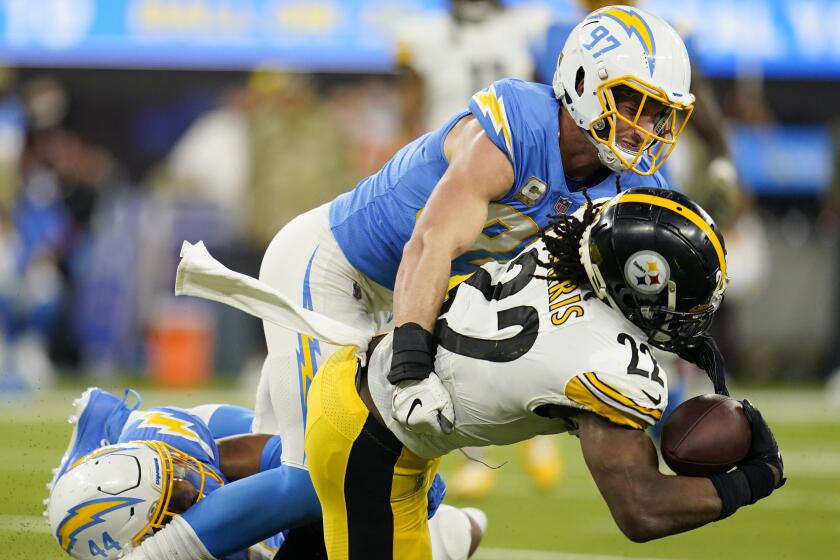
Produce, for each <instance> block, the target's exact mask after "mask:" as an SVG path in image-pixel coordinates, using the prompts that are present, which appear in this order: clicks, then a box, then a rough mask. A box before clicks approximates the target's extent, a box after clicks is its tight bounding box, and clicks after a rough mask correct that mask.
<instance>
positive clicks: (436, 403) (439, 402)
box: [391, 372, 455, 434]
mask: <svg viewBox="0 0 840 560" xmlns="http://www.w3.org/2000/svg"><path fill="white" fill-rule="evenodd" d="M391 416H392V417H393V418H394V420H396V421H397V422H399V423H400V424H402V425H403V426H404V427H405V428H406V429H408V430H411V431H412V432H416V433H418V434H442V433H443V434H449V433H452V428H453V426H454V424H455V409H454V407H453V406H452V397H451V396H450V395H449V391H447V390H446V387H444V386H443V383H441V381H440V378H439V377H438V376H437V374H435V372H432V373H430V374H429V377H427V378H426V379H423V380H421V381H417V380H408V381H401V382H400V383H398V384H397V386H396V387H395V389H394V394H393V396H392V398H391Z"/></svg>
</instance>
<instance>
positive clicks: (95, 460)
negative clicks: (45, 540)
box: [47, 440, 224, 560]
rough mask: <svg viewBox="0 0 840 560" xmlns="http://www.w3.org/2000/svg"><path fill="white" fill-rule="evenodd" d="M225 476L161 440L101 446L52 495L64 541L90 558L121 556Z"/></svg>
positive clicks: (53, 517)
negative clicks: (211, 482)
mask: <svg viewBox="0 0 840 560" xmlns="http://www.w3.org/2000/svg"><path fill="white" fill-rule="evenodd" d="M209 478H212V479H213V480H214V481H215V482H216V483H217V484H219V485H221V484H224V482H223V480H222V479H221V477H220V476H219V475H218V474H217V473H215V472H214V471H213V470H211V469H209V468H208V467H206V466H205V465H203V464H202V463H201V462H199V461H197V460H195V459H194V458H193V457H190V456H189V455H186V454H184V453H181V452H180V451H178V450H177V449H175V448H174V447H172V446H170V445H167V444H166V443H163V442H160V441H153V440H147V441H137V442H131V443H124V444H118V445H109V446H106V447H102V448H100V449H97V450H96V451H94V452H93V453H91V454H89V455H87V456H86V457H83V458H81V459H80V460H79V461H78V462H77V463H76V464H74V465H71V466H70V468H69V469H68V470H67V472H66V473H64V475H62V476H61V477H60V478H59V479H58V480H57V481H56V483H55V485H54V486H53V488H52V492H51V493H50V497H49V498H48V500H47V518H48V520H49V523H50V527H51V529H52V531H53V533H54V535H55V537H56V539H57V540H58V544H59V546H61V548H62V549H63V550H64V551H65V552H67V553H68V554H70V555H71V556H73V557H74V558H80V559H84V560H92V559H95V558H108V559H112V558H120V557H121V556H123V555H124V554H125V553H126V552H127V551H128V550H130V549H131V548H132V547H134V546H135V545H137V544H139V543H140V541H142V540H143V539H144V538H145V537H147V536H148V535H151V534H153V533H154V532H155V531H156V530H158V529H161V528H162V527H164V526H165V525H166V524H167V523H168V522H169V521H171V520H172V517H173V516H175V515H179V514H181V513H183V512H184V511H186V510H187V509H188V508H189V507H190V506H192V505H193V504H194V503H195V502H196V501H198V500H200V499H202V498H203V496H204V492H205V487H206V484H207V482H208V479H209Z"/></svg>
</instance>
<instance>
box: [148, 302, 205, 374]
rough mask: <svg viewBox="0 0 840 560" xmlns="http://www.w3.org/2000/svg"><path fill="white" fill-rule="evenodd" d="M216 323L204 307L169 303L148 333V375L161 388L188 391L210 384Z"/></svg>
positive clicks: (155, 317) (154, 320)
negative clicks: (208, 382)
mask: <svg viewBox="0 0 840 560" xmlns="http://www.w3.org/2000/svg"><path fill="white" fill-rule="evenodd" d="M213 335H214V324H213V318H212V315H211V314H210V313H209V312H208V311H207V310H206V309H203V308H202V307H199V306H196V305H194V304H191V305H182V304H179V303H178V302H173V303H167V304H165V305H164V306H162V307H161V308H160V309H159V310H157V311H156V312H155V313H154V314H153V317H152V321H151V322H150V325H149V329H148V333H147V339H146V343H147V357H148V368H149V375H150V377H151V379H152V381H153V382H154V383H155V384H156V385H159V386H161V387H166V388H170V389H188V388H192V387H198V386H201V385H204V384H206V383H207V381H208V379H209V378H210V375H211V373H212V368H213V354H214V349H215V348H214V336H213Z"/></svg>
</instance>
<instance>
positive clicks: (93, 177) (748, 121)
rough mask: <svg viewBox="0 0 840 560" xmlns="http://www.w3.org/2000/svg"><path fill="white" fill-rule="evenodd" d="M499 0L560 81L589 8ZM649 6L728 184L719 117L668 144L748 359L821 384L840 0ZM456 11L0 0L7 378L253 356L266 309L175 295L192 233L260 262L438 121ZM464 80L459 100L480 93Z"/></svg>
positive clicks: (838, 227) (502, 40) (740, 375)
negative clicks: (671, 39) (709, 231)
mask: <svg viewBox="0 0 840 560" xmlns="http://www.w3.org/2000/svg"><path fill="white" fill-rule="evenodd" d="M455 3H456V4H457V3H458V2H455ZM467 3H468V2H467ZM500 4H501V7H500V9H505V10H523V12H522V13H523V14H525V13H526V12H525V11H524V10H526V9H527V10H531V12H529V13H530V14H531V15H530V16H528V17H525V16H524V15H523V19H522V20H521V21H520V23H521V25H522V28H523V30H524V31H523V33H525V34H526V35H527V37H528V49H527V54H528V55H529V56H531V57H532V59H531V60H530V62H529V63H528V64H529V66H528V72H530V75H521V76H518V77H522V78H534V79H537V80H542V81H546V80H547V81H548V82H549V83H550V79H551V72H552V69H553V64H554V61H555V60H556V56H557V54H558V52H559V49H560V48H561V47H562V42H563V41H562V39H564V38H565V33H567V32H568V29H569V22H576V21H578V20H579V19H580V17H581V15H582V14H583V13H585V12H583V11H582V10H583V8H582V7H581V6H580V5H579V4H578V3H577V2H576V1H575V0H554V1H545V2H541V3H536V5H535V3H533V2H526V1H514V0H509V1H506V2H501V3H500ZM640 5H641V6H642V7H644V8H648V9H650V10H652V11H654V12H656V13H658V14H660V15H662V16H663V17H666V19H669V20H670V21H672V23H673V24H674V25H675V27H676V28H677V29H678V30H679V31H680V32H681V33H684V34H685V37H686V42H687V43H689V47H690V52H691V55H692V63H693V64H694V65H697V66H698V68H699V69H701V70H702V73H703V74H704V75H705V76H706V81H707V82H708V83H707V84H705V85H706V86H707V87H705V88H704V89H703V92H702V94H701V93H700V92H699V91H698V90H697V88H694V89H695V93H696V94H697V96H698V103H699V104H704V103H707V102H708V100H710V99H713V100H714V101H715V102H716V103H717V105H718V106H719V108H720V110H721V112H722V115H723V122H724V126H723V127H722V128H723V130H722V132H723V133H724V138H725V141H726V144H727V146H726V150H727V152H728V157H730V158H731V160H732V161H733V162H734V164H735V169H736V170H737V181H736V183H737V187H736V188H734V189H733V188H731V185H729V186H728V185H722V184H719V183H720V181H719V173H718V171H720V170H719V169H718V170H715V169H714V168H711V167H710V166H709V162H710V161H712V160H713V159H714V158H715V156H716V155H717V154H715V153H714V150H715V148H714V147H710V146H709V145H708V143H706V142H704V141H702V140H700V139H699V137H700V135H698V134H697V133H696V132H698V131H695V132H691V131H689V132H688V133H686V134H685V135H684V137H683V138H682V140H681V143H680V145H679V146H678V148H677V149H676V152H675V154H674V155H673V156H672V158H671V159H670V160H669V162H668V164H667V168H668V173H669V174H670V175H671V178H672V180H673V181H674V182H675V183H676V184H677V185H679V186H680V188H682V189H683V190H685V191H686V192H688V193H689V194H690V195H691V196H693V197H695V198H696V199H697V200H699V201H700V202H701V203H702V204H703V205H704V206H706V207H707V208H708V209H709V211H710V212H711V213H712V214H713V216H714V217H715V218H716V219H717V220H718V222H719V224H720V225H721V227H722V228H723V229H724V232H725V235H726V242H727V246H728V249H729V253H730V267H731V277H732V279H731V288H730V290H729V292H728V294H727V298H726V301H725V304H724V307H723V309H722V312H721V314H720V316H719V317H718V319H717V321H716V325H715V329H716V331H717V335H718V337H719V340H720V342H721V345H722V346H723V349H724V352H725V355H726V357H727V360H728V364H729V371H730V374H731V375H732V376H733V377H735V378H736V379H743V380H757V381H762V382H764V381H779V382H809V383H824V382H826V381H828V380H829V379H831V376H832V375H833V373H834V372H835V370H837V369H838V368H840V288H838V286H840V283H838V265H840V176H838V169H839V168H840V166H838V161H840V158H838V145H840V144H838V133H840V34H838V33H837V32H836V30H837V29H838V28H840V1H838V0H683V1H681V2H668V1H667V0H650V1H647V2H641V3H640ZM473 16H475V17H483V16H482V15H481V14H473ZM451 17H452V15H451V12H450V2H449V1H448V0H401V1H398V0H355V1H354V0H38V1H33V0H0V64H2V67H0V390H2V391H6V392H15V391H26V390H27V389H32V388H37V387H42V386H44V385H46V384H49V383H51V382H54V381H55V380H56V379H59V378H60V377H63V376H74V375H75V376H94V377H102V378H107V377H113V376H117V375H125V374H133V375H143V376H146V375H148V376H150V377H151V378H152V379H153V380H155V381H157V382H159V383H161V384H164V385H168V386H174V385H193V384H196V383H203V382H206V381H207V380H208V379H209V378H211V377H212V376H239V375H243V374H247V372H248V371H249V369H253V368H254V367H258V365H257V366H254V365H253V364H259V363H260V362H261V359H262V354H263V352H264V348H263V344H264V343H263V341H262V333H261V329H260V326H259V324H258V323H257V322H256V321H253V320H251V319H250V318H249V317H246V316H244V315H243V314H241V313H239V312H236V311H232V310H230V311H229V310H226V309H223V308H222V307H221V306H215V305H210V304H205V303H203V302H199V301H196V300H191V299H188V298H175V297H174V293H173V286H174V274H175V267H176V264H177V261H178V252H179V248H180V245H181V242H182V241H183V240H185V239H186V240H189V241H193V242H195V241H198V240H203V241H204V242H205V243H206V244H207V246H208V248H209V249H210V251H211V252H212V253H213V254H214V255H215V256H216V257H217V258H219V260H221V261H222V262H224V263H225V264H226V265H227V266H229V267H230V268H233V269H235V270H238V271H240V272H244V273H246V274H251V275H257V274H258V271H259V264H260V259H261V256H262V252H263V250H264V249H265V247H266V246H267V245H268V243H269V241H270V240H271V238H272V237H273V235H274V233H275V232H276V231H277V230H278V229H279V228H280V227H282V226H283V225H284V224H285V223H286V222H287V221H288V220H289V219H291V218H292V217H293V216H295V215H296V214H298V213H300V212H302V211H305V210H308V209H310V208H312V207H315V206H316V205H319V204H321V203H323V202H326V201H328V200H330V199H332V198H333V197H335V196H336V195H337V194H339V193H341V192H344V191H346V190H349V189H351V188H352V187H353V186H354V185H355V183H356V182H357V181H358V179H360V178H361V177H363V176H365V175H367V174H370V173H372V172H374V171H375V170H376V169H377V168H378V167H379V166H380V165H381V164H382V163H384V162H385V161H386V160H387V159H388V157H390V155H391V154H392V153H393V152H394V151H395V150H396V149H397V148H398V147H400V146H401V145H402V144H404V143H405V142H406V141H408V140H410V139H411V138H413V137H415V136H416V135H417V134H418V133H421V132H423V130H425V129H427V128H428V127H430V126H434V125H435V124H437V123H436V122H435V120H436V119H439V118H440V117H439V116H437V115H435V114H434V113H435V110H437V109H432V107H439V106H440V104H435V105H433V103H437V102H436V101H435V100H433V99H430V95H431V94H429V93H427V92H425V90H424V87H426V86H428V83H426V82H428V81H430V80H432V79H435V77H436V68H437V65H438V61H436V60H434V59H431V60H429V57H430V56H431V55H430V53H431V52H432V51H433V50H434V49H432V48H429V47H424V46H423V41H427V42H428V41H431V43H430V44H435V41H437V40H438V39H435V38H434V34H433V33H432V31H430V30H433V29H435V28H434V26H433V25H432V24H430V23H429V22H431V21H436V20H441V19H444V20H445V19H448V18H451ZM470 17H472V16H470ZM447 29H448V31H447V33H458V32H459V31H458V27H457V26H453V27H451V28H447ZM564 29H565V30H566V31H563V30H564ZM448 39H452V37H449V38H448ZM442 40H443V39H441V41H442ZM465 40H466V39H465ZM508 40H509V38H508V37H507V35H506V30H505V29H499V30H497V31H496V36H495V37H494V38H492V39H487V38H484V39H482V41H484V42H485V44H486V45H487V48H490V47H491V45H492V46H493V47H494V48H498V47H499V46H501V47H503V48H505V47H506V45H507V41H508ZM478 44H479V45H480V44H481V43H480V42H479V43H478ZM418 45H419V46H418ZM479 48H480V47H479ZM442 56H445V53H443V54H442ZM546 60H547V61H548V62H546ZM423 65H425V67H422V66H423ZM504 70H505V69H504V68H490V69H486V68H476V71H475V72H474V73H472V74H471V75H470V76H469V79H470V80H473V81H474V82H475V88H474V90H477V89H479V88H481V87H484V86H486V85H488V84H489V83H490V82H491V81H492V80H493V79H496V78H498V77H499V76H498V75H497V74H498V73H499V72H502V75H504ZM517 72H519V70H517ZM440 79H442V80H448V79H450V78H449V77H447V76H445V75H442V76H440ZM464 79H466V78H464ZM474 90H473V91H474ZM449 101H450V102H453V103H454V105H453V106H452V107H453V108H451V109H447V110H446V111H447V112H445V113H444V114H445V115H446V116H448V114H449V113H450V112H454V111H457V110H458V109H460V108H461V107H463V106H466V103H467V101H468V99H467V97H463V98H459V99H450V100H449ZM837 379H840V377H839V378H837ZM838 393H840V388H838Z"/></svg>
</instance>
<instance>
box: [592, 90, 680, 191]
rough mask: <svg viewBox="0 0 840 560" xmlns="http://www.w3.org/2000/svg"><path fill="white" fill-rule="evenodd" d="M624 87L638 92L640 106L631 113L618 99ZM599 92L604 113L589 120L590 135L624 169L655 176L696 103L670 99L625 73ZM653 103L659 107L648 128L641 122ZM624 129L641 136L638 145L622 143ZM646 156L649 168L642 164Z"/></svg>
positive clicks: (597, 91) (599, 100) (675, 143)
mask: <svg viewBox="0 0 840 560" xmlns="http://www.w3.org/2000/svg"><path fill="white" fill-rule="evenodd" d="M623 88H626V89H629V90H630V91H632V92H635V93H637V94H638V95H639V99H638V101H637V103H638V105H636V102H634V103H633V104H634V105H636V106H637V107H638V108H637V109H635V111H633V112H632V114H631V115H627V114H625V112H624V111H622V107H621V102H620V101H618V100H617V99H618V98H620V93H621V90H622V89H623ZM596 95H597V97H598V102H599V103H600V104H601V108H602V111H603V112H602V113H601V114H600V115H599V116H598V117H596V118H595V120H593V121H592V122H591V123H590V126H589V133H590V135H591V136H592V138H593V139H594V140H595V142H597V143H598V144H600V145H602V146H605V147H606V148H608V149H609V150H610V152H612V154H613V155H614V156H615V157H616V158H617V159H618V162H619V164H620V167H621V168H622V169H629V170H632V171H634V172H636V173H638V174H640V175H652V174H653V173H655V172H656V171H657V170H658V169H659V168H660V167H661V166H662V164H663V163H665V160H666V159H668V156H670V155H671V151H672V150H673V149H674V147H675V146H676V145H677V138H679V136H680V134H682V131H683V128H684V127H685V125H686V123H687V122H688V119H689V117H690V116H691V113H692V112H693V111H694V106H693V105H692V106H689V107H687V108H686V107H681V106H677V105H674V104H673V103H670V102H668V100H667V98H666V97H665V96H664V94H663V93H662V92H657V91H652V90H651V89H650V86H649V85H647V84H645V83H642V82H638V81H636V80H635V78H633V77H632V76H622V77H620V78H617V79H615V80H611V81H609V82H605V83H604V84H601V85H600V86H598V88H597V90H596ZM651 105H653V106H655V107H657V108H659V110H658V111H657V116H656V118H655V119H654V123H653V126H651V127H650V128H647V127H645V126H643V124H642V123H641V122H640V121H641V119H642V115H644V114H645V113H646V112H648V111H649V109H650V106H651ZM622 128H624V129H628V130H631V131H633V132H635V133H637V134H638V135H639V136H640V137H641V138H642V140H641V142H640V144H639V146H638V147H628V146H626V145H622V134H621V132H620V131H621V129H622ZM643 155H647V156H648V158H649V159H650V166H649V168H648V169H647V170H644V169H642V168H641V165H640V162H641V159H642V156H643Z"/></svg>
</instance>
